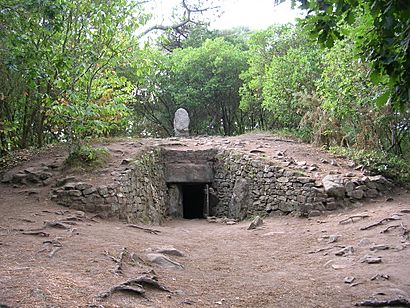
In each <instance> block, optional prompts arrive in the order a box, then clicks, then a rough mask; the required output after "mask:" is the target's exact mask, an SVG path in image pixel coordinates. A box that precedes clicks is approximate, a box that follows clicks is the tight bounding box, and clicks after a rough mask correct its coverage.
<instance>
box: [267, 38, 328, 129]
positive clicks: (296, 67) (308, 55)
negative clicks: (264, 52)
mask: <svg viewBox="0 0 410 308" xmlns="http://www.w3.org/2000/svg"><path fill="white" fill-rule="evenodd" d="M320 60H321V52H320V51H319V50H318V49H317V48H315V47H314V46H309V45H306V46H303V47H297V48H290V49H289V50H288V51H287V52H286V53H285V54H284V55H283V56H277V57H274V58H273V59H272V62H271V64H270V66H269V69H268V71H267V73H266V80H265V81H264V84H263V95H264V101H263V103H262V104H263V106H264V107H265V108H266V109H268V110H269V111H271V112H272V113H273V114H274V119H275V121H276V123H275V126H276V127H289V128H297V127H298V126H299V123H300V121H301V119H302V117H303V115H304V114H305V113H306V108H305V107H306V106H304V105H303V104H302V103H301V100H300V99H299V95H300V94H301V93H303V94H311V93H313V92H314V91H315V90H316V86H315V81H316V80H318V78H319V77H320V74H321V66H320Z"/></svg>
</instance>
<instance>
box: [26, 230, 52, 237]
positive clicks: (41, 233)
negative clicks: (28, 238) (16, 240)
mask: <svg viewBox="0 0 410 308" xmlns="http://www.w3.org/2000/svg"><path fill="white" fill-rule="evenodd" d="M21 234H24V235H38V236H42V237H48V236H50V234H49V233H47V232H44V231H23V232H22V233H21Z"/></svg>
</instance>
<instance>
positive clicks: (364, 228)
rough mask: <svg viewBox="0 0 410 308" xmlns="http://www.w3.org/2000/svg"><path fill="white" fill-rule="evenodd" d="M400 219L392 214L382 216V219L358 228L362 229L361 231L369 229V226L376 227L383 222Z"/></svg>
mask: <svg viewBox="0 0 410 308" xmlns="http://www.w3.org/2000/svg"><path fill="white" fill-rule="evenodd" d="M400 219H401V218H400V217H398V216H395V215H393V216H391V217H387V218H383V219H382V220H380V221H379V222H376V223H374V224H372V225H369V226H366V227H362V228H360V230H362V231H363V230H369V229H371V228H374V227H377V226H381V225H383V224H384V223H385V222H389V221H394V220H400Z"/></svg>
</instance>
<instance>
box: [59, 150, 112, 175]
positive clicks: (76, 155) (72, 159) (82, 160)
mask: <svg viewBox="0 0 410 308" xmlns="http://www.w3.org/2000/svg"><path fill="white" fill-rule="evenodd" d="M109 157H110V154H109V152H108V150H107V149H106V148H100V147H93V146H91V145H88V144H80V145H78V146H77V147H76V148H75V149H74V150H72V151H71V152H70V154H69V156H68V158H67V159H66V161H65V165H66V167H68V168H74V169H94V168H98V167H101V166H103V165H104V164H106V163H107V161H108V159H109Z"/></svg>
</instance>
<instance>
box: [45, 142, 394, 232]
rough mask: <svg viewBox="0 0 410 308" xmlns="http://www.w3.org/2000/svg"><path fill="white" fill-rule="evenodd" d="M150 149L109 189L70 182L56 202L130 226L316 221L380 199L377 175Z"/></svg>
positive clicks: (217, 152)
mask: <svg viewBox="0 0 410 308" xmlns="http://www.w3.org/2000/svg"><path fill="white" fill-rule="evenodd" d="M175 147H176V146H169V147H166V146H163V147H147V148H144V149H143V150H142V151H141V152H140V153H139V155H138V156H136V157H134V158H133V159H131V160H129V161H125V162H126V164H125V165H124V167H123V169H122V170H121V171H120V172H118V175H117V176H116V177H115V178H114V179H113V182H112V183H110V184H108V185H100V186H98V187H95V186H93V185H91V184H89V183H83V182H78V183H66V184H65V185H63V186H61V187H57V188H55V189H54V191H53V196H52V198H53V199H54V200H56V201H57V202H58V203H59V204H62V205H66V206H69V207H71V208H75V209H79V210H85V211H89V212H102V213H103V214H104V215H106V216H116V217H118V218H120V219H124V220H126V221H127V222H131V223H138V222H142V223H150V224H160V223H162V222H163V221H164V219H166V217H176V218H186V219H194V218H203V217H206V216H218V217H228V218H233V219H238V220H242V219H245V218H246V217H252V216H255V215H262V216H263V215H267V214H268V213H272V214H273V213H278V214H289V213H297V214H298V215H303V216H315V215H319V214H320V213H322V212H324V211H329V210H334V209H337V208H339V207H342V206H348V205H350V204H351V203H352V202H355V201H356V200H360V199H363V198H372V197H376V196H378V195H379V194H380V193H382V192H383V191H384V190H386V189H389V187H390V184H389V182H388V181H387V180H386V179H384V178H383V177H380V176H373V177H367V176H366V177H364V176H360V177H353V176H348V175H346V176H343V175H337V176H336V175H332V176H330V175H327V176H325V177H324V178H323V179H318V178H316V177H314V176H312V174H311V173H308V172H306V171H305V170H299V169H295V168H293V167H292V166H290V165H289V164H287V165H285V164H283V163H282V162H281V161H278V160H276V161H275V160H272V159H266V158H263V157H258V156H255V155H252V153H251V154H249V153H244V152H241V151H236V150H221V149H217V148H207V149H200V150H192V149H184V148H182V147H178V148H175Z"/></svg>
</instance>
